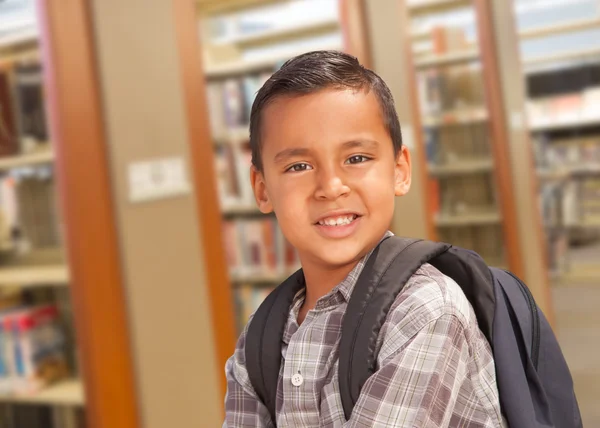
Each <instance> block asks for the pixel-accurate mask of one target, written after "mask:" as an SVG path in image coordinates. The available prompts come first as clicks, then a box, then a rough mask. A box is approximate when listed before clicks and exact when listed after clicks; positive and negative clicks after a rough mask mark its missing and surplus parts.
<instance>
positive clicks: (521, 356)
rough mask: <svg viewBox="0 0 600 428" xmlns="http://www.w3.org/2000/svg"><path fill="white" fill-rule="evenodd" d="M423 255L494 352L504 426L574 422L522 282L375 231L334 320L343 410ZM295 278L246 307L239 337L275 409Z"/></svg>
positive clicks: (572, 405) (559, 360)
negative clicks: (338, 331) (377, 237)
mask: <svg viewBox="0 0 600 428" xmlns="http://www.w3.org/2000/svg"><path fill="white" fill-rule="evenodd" d="M424 263H430V264H431V265H433V266H434V267H436V268H437V269H438V270H440V271H441V272H442V273H443V274H445V275H447V276H449V277H450V278H452V279H453V280H454V281H455V282H456V283H457V284H459V286H460V287H461V288H462V290H463V292H464V293H465V295H466V297H467V299H468V300H469V302H470V303H471V305H472V306H473V309H474V312H475V315H476V317H477V321H478V323H479V328H480V329H481V331H482V332H483V334H484V335H485V337H486V338H487V340H488V341H489V343H490V345H491V347H492V351H493V354H494V360H495V367H496V376H497V384H498V390H499V393H500V406H501V409H502V413H503V414H504V416H505V417H506V420H507V422H508V424H509V426H510V427H511V428H538V427H555V428H574V427H582V426H583V425H582V421H581V415H580V413H579V407H578V404H577V400H576V398H575V392H574V389H573V380H572V378H571V374H570V372H569V368H568V366H567V364H566V362H565V359H564V357H563V355H562V352H561V349H560V347H559V345H558V342H557V340H556V338H555V336H554V334H553V332H552V329H551V327H550V325H549V324H548V322H547V320H546V318H545V317H544V315H543V314H542V311H541V310H540V309H539V308H538V307H537V305H536V303H535V300H534V299H533V296H532V295H531V293H530V291H529V289H528V288H527V286H526V285H525V284H524V283H523V282H522V281H520V280H519V279H518V278H517V277H516V276H514V275H513V274H511V273H510V272H508V271H505V270H502V269H498V268H493V267H488V266H487V264H486V263H485V262H484V261H483V259H482V258H481V257H479V255H477V254H476V253H474V252H472V251H470V250H465V249H461V248H458V247H453V246H451V245H449V244H444V243H436V242H431V241H425V240H414V239H405V238H399V237H395V236H392V237H389V238H385V239H384V240H383V241H382V242H381V243H380V244H379V245H378V246H377V247H376V248H375V249H374V251H373V253H372V254H371V256H370V257H369V259H368V261H367V263H366V264H365V267H364V269H363V271H362V272H361V274H360V276H359V278H358V281H357V283H356V286H355V288H354V290H353V292H352V297H351V298H350V301H349V302H348V307H347V309H346V314H345V316H344V320H343V322H342V337H341V340H340V345H339V346H340V349H339V355H340V356H339V383H340V394H341V399H342V405H343V408H344V413H345V416H346V419H349V418H350V415H351V414H352V409H353V407H354V404H355V403H356V401H357V400H358V397H359V395H360V391H361V387H362V385H363V384H364V383H365V381H366V380H367V379H368V378H369V377H370V376H371V375H372V374H373V373H374V372H375V370H376V355H375V343H376V340H377V337H378V334H379V330H380V328H381V326H382V325H383V322H384V321H385V318H386V316H387V312H388V311H389V309H390V307H391V306H392V303H393V302H394V301H395V299H396V297H397V296H398V294H399V293H400V292H402V288H403V287H404V284H405V283H406V282H407V281H408V280H409V278H410V277H411V276H412V275H413V274H414V273H415V272H416V271H417V270H418V269H419V267H420V266H421V265H423V264H424ZM302 287H304V276H303V274H302V270H299V271H298V272H296V273H295V274H293V275H292V276H290V277H289V278H288V279H287V280H286V281H284V282H283V283H282V284H281V285H279V286H278V287H277V288H276V289H275V290H274V291H273V292H272V293H271V294H270V295H269V296H268V297H267V298H266V299H265V301H264V302H263V303H262V305H261V306H260V307H259V309H258V310H257V311H256V313H255V314H254V317H253V319H252V321H251V322H250V325H249V327H248V333H247V337H246V349H245V356H246V368H247V370H248V375H249V377H250V381H251V382H252V385H253V387H254V390H255V391H256V393H257V395H258V397H259V398H260V399H261V401H262V402H263V403H264V404H265V405H266V407H267V408H268V409H269V412H270V414H271V420H272V422H273V424H276V418H275V400H276V396H277V384H278V379H279V371H280V367H281V343H282V337H283V331H284V328H285V324H286V321H287V318H288V314H289V310H290V305H291V303H292V300H293V298H294V296H295V295H296V293H297V292H298V291H299V290H300V289H301V288H302Z"/></svg>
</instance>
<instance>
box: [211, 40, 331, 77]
mask: <svg viewBox="0 0 600 428" xmlns="http://www.w3.org/2000/svg"><path fill="white" fill-rule="evenodd" d="M321 49H342V47H341V46H338V45H332V46H323V47H321ZM304 52H306V50H302V51H293V52H288V53H286V54H283V55H273V56H272V57H268V58H264V59H260V60H253V61H249V60H243V59H240V60H235V61H231V62H227V63H223V64H212V65H210V64H207V66H206V68H205V72H206V76H207V77H209V78H222V77H227V76H232V75H239V74H246V73H252V72H258V71H263V70H269V69H273V70H274V69H275V67H277V66H278V64H280V63H282V62H284V61H286V60H288V59H289V58H291V57H293V56H296V55H299V54H301V53H304Z"/></svg>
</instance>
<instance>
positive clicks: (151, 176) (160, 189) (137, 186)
mask: <svg viewBox="0 0 600 428" xmlns="http://www.w3.org/2000/svg"><path fill="white" fill-rule="evenodd" d="M190 192H191V186H190V183H189V181H188V179H187V175H186V168H185V163H184V160H183V158H181V157H171V158H162V159H155V160H147V161H139V162H133V163H131V164H129V200H130V201H131V202H145V201H151V200H157V199H165V198H170V197H173V196H180V195H185V194H189V193H190Z"/></svg>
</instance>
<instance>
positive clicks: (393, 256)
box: [338, 236, 451, 420]
mask: <svg viewBox="0 0 600 428" xmlns="http://www.w3.org/2000/svg"><path fill="white" fill-rule="evenodd" d="M450 247H451V246H450V245H449V244H444V243H436V242H432V241H426V240H417V239H407V238H399V237H396V236H392V237H389V238H387V239H384V240H383V241H382V242H381V243H380V244H379V245H378V246H377V247H376V248H375V250H373V253H372V254H371V256H370V257H369V259H368V260H367V263H366V264H365V267H364V268H363V270H362V272H361V274H360V276H359V278H358V281H357V283H356V285H355V287H354V290H353V291H352V297H351V298H350V301H349V302H348V307H347V308H346V313H345V315H344V320H343V322H342V338H341V340H340V348H339V368H338V370H339V383H340V395H341V399H342V406H343V408H344V414H345V416H346V420H348V419H350V415H351V414H352V409H353V408H354V404H355V403H356V402H357V400H358V397H359V395H360V391H361V388H362V385H363V384H364V383H365V382H366V380H367V379H368V378H369V377H370V376H371V375H372V374H373V373H374V372H375V368H376V354H375V345H376V341H377V337H378V335H379V330H380V329H381V326H382V325H383V323H384V321H385V319H386V317H387V314H388V311H389V310H390V308H391V306H392V304H393V303H394V301H395V300H396V297H397V296H398V294H399V293H400V292H401V291H402V288H403V287H404V284H406V282H407V281H408V280H409V278H410V277H411V276H412V275H413V274H414V273H415V272H416V271H417V270H418V269H419V268H420V267H421V265H423V264H424V263H426V262H428V261H429V260H431V259H432V258H435V257H437V256H438V255H440V254H442V253H444V252H446V251H447V250H448V249H449V248H450Z"/></svg>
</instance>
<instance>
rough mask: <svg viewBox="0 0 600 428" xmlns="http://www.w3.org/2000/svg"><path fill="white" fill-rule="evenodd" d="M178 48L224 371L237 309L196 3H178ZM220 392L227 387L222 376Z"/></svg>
mask: <svg viewBox="0 0 600 428" xmlns="http://www.w3.org/2000/svg"><path fill="white" fill-rule="evenodd" d="M173 10H174V16H175V21H176V22H175V27H176V28H177V35H176V37H177V46H178V49H179V59H180V67H181V75H182V82H183V87H184V91H183V92H184V96H185V109H186V113H187V122H188V132H189V144H190V151H191V153H190V154H191V160H192V164H193V168H192V169H193V171H192V173H193V180H194V183H195V187H196V204H197V211H198V217H199V219H198V221H199V223H200V235H201V236H200V238H201V240H202V247H203V248H204V257H205V260H204V265H205V266H206V276H207V281H208V284H209V286H208V289H209V293H210V299H211V304H210V306H211V307H212V308H213V311H212V319H213V325H214V326H215V327H214V328H215V332H214V337H215V340H216V343H215V345H216V352H217V361H218V364H219V365H220V367H225V362H226V361H227V359H228V358H229V357H230V356H231V355H232V354H233V352H234V350H235V324H234V312H233V309H232V305H233V297H232V291H231V286H230V284H231V281H230V279H229V276H228V270H227V263H226V260H225V252H224V245H223V236H222V234H221V230H222V222H223V220H222V217H221V212H220V210H219V202H218V201H219V199H218V194H217V190H216V189H217V184H216V176H215V174H216V173H215V168H214V153H213V147H214V146H213V142H212V141H213V140H212V136H211V133H210V127H209V121H208V109H207V101H206V83H205V76H204V72H203V68H202V61H201V55H200V53H201V41H200V40H199V36H198V31H197V19H198V18H197V15H196V11H195V7H194V3H193V2H192V1H191V0H188V1H181V0H173ZM221 388H222V390H221V393H222V394H223V395H225V391H226V389H227V382H226V379H225V376H221Z"/></svg>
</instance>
